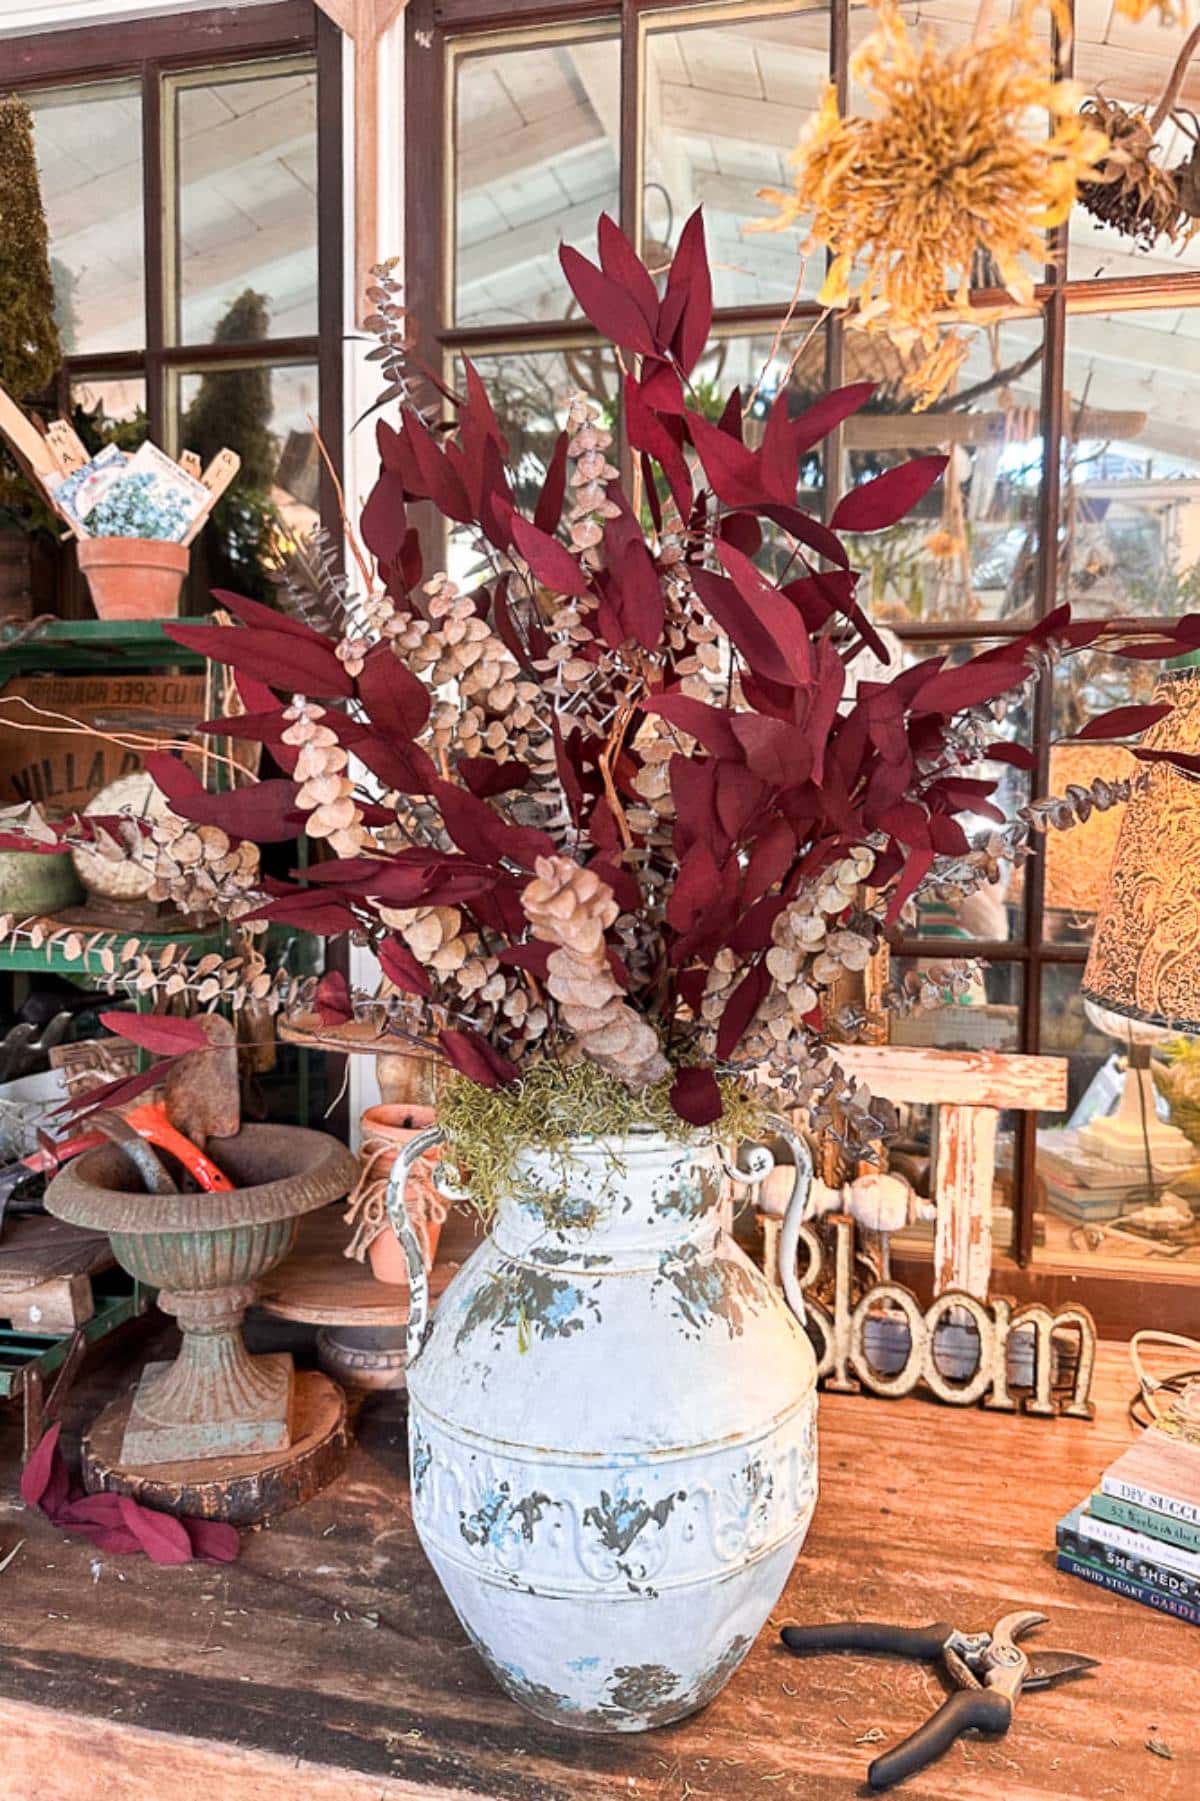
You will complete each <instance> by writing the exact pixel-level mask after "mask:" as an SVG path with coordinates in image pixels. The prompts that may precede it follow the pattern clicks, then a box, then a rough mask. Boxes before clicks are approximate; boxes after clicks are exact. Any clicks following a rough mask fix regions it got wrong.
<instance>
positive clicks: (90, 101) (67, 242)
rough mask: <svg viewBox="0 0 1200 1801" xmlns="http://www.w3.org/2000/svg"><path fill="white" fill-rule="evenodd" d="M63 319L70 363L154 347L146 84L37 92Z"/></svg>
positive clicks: (33, 101)
mask: <svg viewBox="0 0 1200 1801" xmlns="http://www.w3.org/2000/svg"><path fill="white" fill-rule="evenodd" d="M28 98H29V104H30V107H31V109H32V112H33V119H34V141H35V143H36V145H37V157H38V169H39V171H40V173H41V180H42V201H43V204H44V205H45V208H46V222H47V225H48V227H49V232H50V269H51V274H52V275H53V277H54V297H55V310H56V312H57V314H58V326H59V331H60V333H61V335H62V345H63V349H64V351H66V353H67V354H68V355H77V354H79V353H83V354H90V353H92V352H98V351H106V350H140V349H142V347H143V346H144V344H145V342H146V316H145V288H144V279H145V278H144V269H145V252H144V247H143V240H142V102H141V94H140V90H139V88H138V84H137V82H136V81H132V80H131V81H105V82H97V83H95V84H94V85H89V86H87V87H71V88H51V89H41V90H38V91H35V92H32V93H30V95H29V96H28Z"/></svg>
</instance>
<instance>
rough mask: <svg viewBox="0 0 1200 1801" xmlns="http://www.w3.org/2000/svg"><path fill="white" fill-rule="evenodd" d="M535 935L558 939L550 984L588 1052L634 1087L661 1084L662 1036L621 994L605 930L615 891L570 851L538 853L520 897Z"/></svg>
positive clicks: (666, 1069) (611, 919) (665, 1067)
mask: <svg viewBox="0 0 1200 1801" xmlns="http://www.w3.org/2000/svg"><path fill="white" fill-rule="evenodd" d="M521 905H522V907H523V908H524V910H525V916H526V918H527V919H528V920H529V923H530V925H531V926H532V927H533V935H534V937H535V938H538V939H540V940H541V941H542V943H543V944H553V945H554V946H555V947H556V948H555V949H554V950H552V951H551V953H550V960H549V963H548V964H547V973H546V987H547V988H548V989H549V991H550V993H551V995H552V996H553V997H554V999H555V1000H556V1001H557V1002H558V1006H559V1015H560V1017H561V1019H562V1021H563V1024H564V1025H565V1026H566V1027H567V1029H568V1030H569V1031H570V1032H572V1033H573V1034H574V1036H575V1039H576V1042H577V1043H578V1045H579V1048H580V1050H581V1051H582V1052H583V1054H584V1056H585V1057H587V1058H588V1059H589V1060H590V1061H591V1062H593V1063H596V1064H599V1066H600V1068H601V1069H605V1070H607V1071H608V1072H609V1074H610V1075H614V1076H617V1077H619V1078H620V1080H621V1081H622V1082H624V1083H626V1085H627V1086H628V1087H630V1088H633V1089H637V1088H644V1087H646V1086H647V1085H648V1084H649V1083H651V1082H661V1081H662V1080H663V1078H664V1077H665V1076H667V1075H669V1074H670V1065H669V1064H668V1062H667V1060H666V1058H665V1057H664V1056H663V1054H662V1051H661V1050H660V1049H659V1044H658V1034H657V1033H656V1032H655V1030H654V1028H653V1026H651V1025H648V1024H647V1022H646V1021H645V1020H644V1019H642V1018H640V1016H639V1015H638V1014H637V1013H635V1012H634V1010H633V1008H632V1007H631V1006H629V1004H628V1002H627V1001H626V1000H625V999H624V998H623V993H622V989H621V987H620V984H619V983H618V981H617V979H616V977H615V976H614V975H613V972H612V967H611V965H610V963H609V958H608V951H607V947H606V945H605V941H604V934H605V932H606V931H607V930H608V928H609V927H610V926H611V925H613V924H614V923H615V922H616V919H617V915H618V913H619V911H620V909H619V907H618V906H617V902H616V899H615V897H614V895H613V891H612V889H611V888H610V887H609V886H608V883H607V882H605V881H602V880H601V878H600V877H599V876H598V875H596V873H595V872H594V871H593V870H590V869H581V868H580V867H579V865H578V864H577V863H573V862H572V861H571V859H570V858H569V857H539V858H538V860H537V864H536V874H535V877H534V880H533V881H532V882H530V883H529V885H528V887H527V888H526V889H525V890H524V892H523V893H522V895H521Z"/></svg>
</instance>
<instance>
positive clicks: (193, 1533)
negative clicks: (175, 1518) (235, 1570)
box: [180, 1514, 242, 1563]
mask: <svg viewBox="0 0 1200 1801" xmlns="http://www.w3.org/2000/svg"><path fill="white" fill-rule="evenodd" d="M180 1523H181V1525H182V1526H183V1527H184V1529H185V1531H186V1532H187V1535H188V1538H189V1539H190V1540H191V1544H192V1556H193V1557H195V1558H197V1559H198V1560H199V1561H200V1562H201V1563H232V1562H233V1561H234V1559H235V1558H236V1557H237V1554H238V1552H239V1551H240V1550H241V1548H242V1541H241V1538H240V1536H239V1534H238V1530H237V1527H236V1526H230V1525H228V1524H227V1523H226V1522H225V1521H224V1520H205V1519H201V1518H199V1517H198V1516H194V1515H191V1514H189V1515H187V1516H186V1517H185V1518H184V1519H183V1520H182V1521H181V1522H180Z"/></svg>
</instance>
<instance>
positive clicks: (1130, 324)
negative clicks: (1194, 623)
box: [1059, 308, 1200, 618]
mask: <svg viewBox="0 0 1200 1801" xmlns="http://www.w3.org/2000/svg"><path fill="white" fill-rule="evenodd" d="M1064 387H1065V393H1066V408H1065V420H1066V436H1065V439H1064V452H1063V540H1062V549H1061V553H1060V558H1059V568H1060V573H1059V594H1060V597H1061V598H1062V599H1063V600H1068V599H1069V600H1070V602H1071V606H1072V609H1073V610H1074V612H1075V613H1076V615H1077V616H1078V617H1082V618H1101V617H1104V616H1105V615H1107V614H1112V613H1138V614H1148V613H1149V614H1155V613H1159V614H1172V613H1185V612H1189V611H1191V610H1192V609H1193V608H1195V607H1196V605H1197V603H1198V601H1200V442H1198V441H1197V437H1196V419H1197V417H1198V416H1200V311H1196V312H1192V311H1189V310H1186V309H1180V308H1172V309H1170V310H1167V309H1163V310H1160V311H1144V312H1132V313H1129V312H1127V313H1087V314H1076V315H1074V316H1072V317H1070V318H1068V320H1067V337H1066V368H1065V382H1064Z"/></svg>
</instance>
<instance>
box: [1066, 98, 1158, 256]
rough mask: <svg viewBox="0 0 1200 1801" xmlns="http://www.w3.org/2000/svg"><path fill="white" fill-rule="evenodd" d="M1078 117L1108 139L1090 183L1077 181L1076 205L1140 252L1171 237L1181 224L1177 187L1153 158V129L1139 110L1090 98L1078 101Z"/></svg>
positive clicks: (1113, 102) (1150, 122) (1151, 124)
mask: <svg viewBox="0 0 1200 1801" xmlns="http://www.w3.org/2000/svg"><path fill="white" fill-rule="evenodd" d="M1080 117H1081V118H1083V119H1086V120H1087V121H1088V122H1089V123H1090V124H1092V125H1094V126H1095V127H1096V129H1097V130H1099V131H1102V132H1103V133H1104V135H1105V136H1106V137H1107V139H1108V141H1109V149H1108V152H1107V153H1106V155H1105V156H1104V157H1103V158H1102V159H1101V161H1100V164H1099V166H1098V167H1097V170H1096V175H1095V179H1094V180H1092V181H1085V182H1081V183H1080V187H1079V203H1080V205H1081V206H1082V207H1083V208H1084V209H1085V211H1087V212H1089V213H1090V214H1091V215H1092V217H1093V219H1099V221H1100V222H1101V224H1102V225H1111V226H1112V227H1113V229H1114V230H1115V231H1119V232H1121V233H1122V234H1123V235H1124V236H1125V237H1127V238H1132V239H1133V240H1134V242H1135V243H1137V244H1139V245H1140V246H1141V248H1142V249H1143V250H1148V249H1149V248H1150V246H1151V244H1153V243H1154V242H1155V241H1156V239H1158V238H1161V237H1167V238H1174V237H1175V235H1176V233H1177V231H1178V230H1179V227H1180V225H1181V224H1182V223H1183V212H1182V209H1181V207H1180V204H1179V186H1178V183H1177V181H1176V178H1175V176H1174V175H1173V174H1172V172H1171V171H1170V170H1169V169H1164V168H1163V166H1162V165H1161V163H1156V162H1155V160H1154V150H1155V144H1154V128H1153V123H1152V121H1151V120H1149V119H1148V118H1147V116H1146V113H1145V110H1144V109H1143V108H1138V109H1136V110H1132V111H1131V110H1130V109H1128V108H1127V107H1124V106H1122V105H1121V103H1120V101H1119V100H1107V99H1105V97H1104V95H1103V94H1095V95H1093V96H1091V97H1090V98H1089V99H1087V100H1085V101H1084V103H1083V105H1082V107H1081V108H1080Z"/></svg>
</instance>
